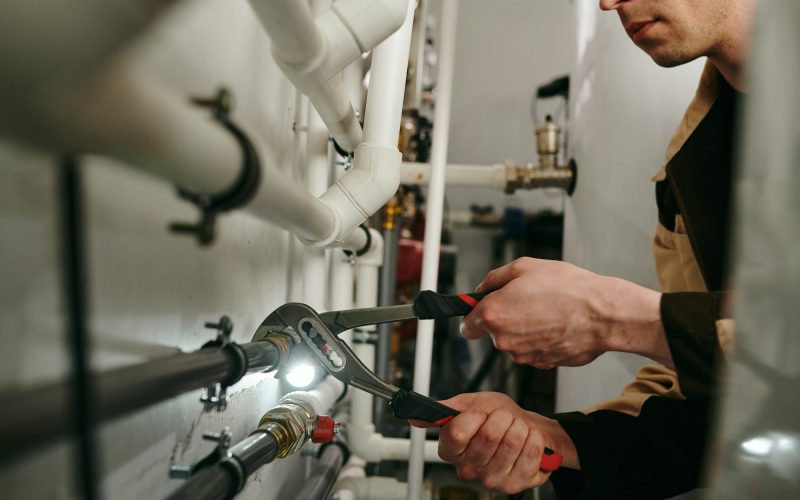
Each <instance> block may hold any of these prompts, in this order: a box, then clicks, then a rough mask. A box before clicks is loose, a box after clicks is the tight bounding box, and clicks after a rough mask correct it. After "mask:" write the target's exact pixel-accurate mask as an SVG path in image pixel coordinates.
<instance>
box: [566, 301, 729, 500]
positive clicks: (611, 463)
mask: <svg viewBox="0 0 800 500" xmlns="http://www.w3.org/2000/svg"><path fill="white" fill-rule="evenodd" d="M723 300H724V296H723V294H720V293H667V294H664V295H663V298H662V300H661V317H662V322H663V324H664V329H665V332H666V335H667V340H668V342H669V346H670V351H671V353H672V358H673V361H674V362H675V367H676V371H677V373H678V380H679V382H680V385H681V390H682V392H683V394H684V396H686V399H677V398H666V397H659V396H652V397H650V398H648V399H647V400H646V401H645V403H644V405H643V406H642V407H641V411H640V413H639V415H638V416H632V415H629V414H626V413H621V412H618V411H613V410H598V411H594V412H591V413H589V414H586V415H584V414H583V413H579V412H574V413H562V414H558V415H554V416H553V418H555V419H556V420H558V421H559V422H560V423H561V426H562V427H563V428H564V430H565V431H566V432H567V434H569V436H570V437H571V438H572V441H573V442H574V444H575V447H576V449H577V451H578V457H579V459H580V463H581V470H580V471H576V470H570V469H561V470H559V471H556V472H555V473H553V475H552V476H551V479H552V482H553V486H554V487H555V490H556V493H557V495H558V497H559V499H560V500H564V499H572V498H581V499H583V498H586V499H603V498H637V499H639V498H641V499H646V498H668V497H671V496H675V495H677V494H680V493H682V492H685V491H688V490H691V489H694V488H697V487H700V486H701V480H702V473H703V464H704V459H705V455H706V449H707V445H708V437H709V425H710V423H711V416H712V415H711V411H712V405H713V400H714V394H715V393H716V388H717V384H718V374H717V372H718V368H719V367H718V366H717V363H719V362H720V360H721V359H723V358H722V354H721V352H720V347H719V343H718V341H717V330H716V320H717V319H719V318H720V310H721V308H720V304H721V301H723Z"/></svg>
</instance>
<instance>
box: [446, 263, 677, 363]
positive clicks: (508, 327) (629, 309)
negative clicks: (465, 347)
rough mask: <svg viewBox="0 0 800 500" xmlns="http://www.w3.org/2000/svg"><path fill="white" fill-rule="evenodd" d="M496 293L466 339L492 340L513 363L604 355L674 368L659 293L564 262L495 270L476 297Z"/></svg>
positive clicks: (473, 319)
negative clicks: (646, 359) (634, 356)
mask: <svg viewBox="0 0 800 500" xmlns="http://www.w3.org/2000/svg"><path fill="white" fill-rule="evenodd" d="M485 290H495V291H494V292H492V293H491V294H489V295H488V296H486V297H485V298H484V299H483V300H481V301H480V302H479V303H478V305H477V306H475V308H474V309H473V310H472V312H471V313H470V314H469V315H467V316H466V317H465V318H464V320H463V322H462V323H461V334H462V335H463V336H464V337H465V338H467V339H477V338H479V337H482V336H483V335H489V336H490V337H491V338H492V341H493V342H494V345H495V347H496V348H497V349H499V350H501V351H505V352H508V353H510V354H511V357H512V359H513V360H514V362H515V363H520V364H528V365H532V366H535V367H537V368H543V369H546V368H553V367H555V366H580V365H585V364H587V363H589V362H591V361H592V360H594V359H595V358H596V357H597V356H599V355H601V354H603V353H604V352H606V351H621V352H633V353H636V354H641V355H643V356H647V357H649V358H651V359H653V360H654V361H657V362H659V363H662V364H665V365H667V366H672V356H671V354H670V351H669V345H668V344H667V340H666V336H665V335H664V330H663V326H662V324H661V312H660V303H661V294H660V293H659V292H656V291H653V290H650V289H648V288H644V287H642V286H639V285H636V284H634V283H631V282H628V281H624V280H621V279H617V278H611V277H608V276H601V275H598V274H594V273H592V272H589V271H586V270H584V269H581V268H579V267H576V266H574V265H572V264H568V263H566V262H561V261H554V260H540V259H532V258H527V257H526V258H522V259H517V260H515V261H514V262H512V263H510V264H507V265H505V266H503V267H500V268H498V269H495V270H493V271H490V272H489V274H487V275H486V278H485V279H484V280H483V282H482V283H481V284H480V285H478V287H477V288H476V291H478V292H481V291H485Z"/></svg>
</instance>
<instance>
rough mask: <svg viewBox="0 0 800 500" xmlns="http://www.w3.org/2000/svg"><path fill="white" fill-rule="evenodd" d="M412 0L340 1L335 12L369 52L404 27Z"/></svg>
mask: <svg viewBox="0 0 800 500" xmlns="http://www.w3.org/2000/svg"><path fill="white" fill-rule="evenodd" d="M408 1H409V0H338V1H337V2H335V3H334V4H333V7H332V9H331V10H332V11H334V12H335V13H336V15H337V16H338V17H339V19H341V22H342V23H343V24H345V25H346V26H347V28H348V30H349V31H350V33H351V34H352V37H353V38H354V39H355V41H356V42H357V43H358V45H359V47H360V49H361V52H366V51H368V50H370V49H372V48H374V47H375V46H377V45H378V44H379V43H381V42H382V41H383V40H385V39H386V37H388V36H389V35H391V34H392V33H394V32H395V31H397V29H398V28H400V26H402V24H403V21H404V20H405V18H406V11H407V9H408Z"/></svg>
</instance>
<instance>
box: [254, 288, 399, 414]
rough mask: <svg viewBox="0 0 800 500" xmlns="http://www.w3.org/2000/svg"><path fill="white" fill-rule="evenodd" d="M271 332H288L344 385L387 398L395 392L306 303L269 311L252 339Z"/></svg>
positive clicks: (391, 386) (292, 304)
mask: <svg viewBox="0 0 800 500" xmlns="http://www.w3.org/2000/svg"><path fill="white" fill-rule="evenodd" d="M273 332H281V333H284V334H288V335H291V336H292V338H293V339H295V340H296V344H297V345H296V346H295V347H296V348H302V349H305V350H306V351H307V352H308V353H309V354H311V355H312V356H313V357H315V358H316V359H317V360H318V361H319V362H320V364H321V365H322V366H323V367H324V368H325V370H326V371H327V372H328V373H330V374H331V375H333V376H334V377H336V378H337V379H339V380H341V381H342V382H344V383H345V384H349V385H352V386H353V387H357V388H359V389H362V390H364V391H367V392H369V393H370V394H373V395H375V396H378V397H380V398H383V399H388V400H390V399H392V397H393V396H394V395H395V394H396V393H397V391H399V389H398V388H397V387H395V386H394V385H392V384H389V383H387V382H384V381H383V380H381V379H380V378H378V376H377V375H375V374H374V373H373V372H372V371H371V370H369V369H368V368H367V367H366V366H364V363H362V362H361V360H360V359H358V357H356V355H355V353H353V351H352V350H351V349H350V347H349V346H348V345H347V344H346V343H345V342H343V341H342V340H340V339H339V338H338V337H337V336H336V335H335V334H334V333H333V332H331V331H330V329H329V328H328V326H327V325H326V324H325V322H324V321H323V320H322V319H321V318H320V317H319V315H318V314H317V312H316V311H314V309H313V308H312V307H310V306H308V305H306V304H300V303H289V304H285V305H282V306H281V307H279V308H278V309H276V310H275V311H273V312H272V314H270V315H269V316H267V318H266V319H265V320H264V321H263V322H262V323H261V326H259V327H258V329H257V330H256V334H255V336H254V337H253V340H254V341H255V340H263V339H264V337H266V336H267V335H269V334H270V333H273Z"/></svg>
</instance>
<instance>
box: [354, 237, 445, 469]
mask: <svg viewBox="0 0 800 500" xmlns="http://www.w3.org/2000/svg"><path fill="white" fill-rule="evenodd" d="M370 233H371V235H372V246H371V247H370V250H369V251H368V252H367V253H366V254H364V255H362V256H361V257H359V258H358V259H357V260H356V266H355V270H356V271H355V274H356V302H355V307H357V308H365V307H375V306H376V305H377V303H378V279H379V276H380V266H381V265H382V264H383V236H382V235H381V234H380V232H378V231H376V230H374V229H370ZM361 328H362V329H363V330H365V331H370V330H375V325H370V326H365V327H361ZM353 351H354V352H355V354H356V356H358V358H359V359H360V360H361V361H362V362H363V363H364V365H365V366H366V367H367V368H368V369H370V370H374V368H375V345H374V344H371V343H356V344H354V345H353ZM350 403H351V411H350V424H349V425H348V443H349V446H350V449H351V450H352V452H353V453H354V454H355V455H357V456H359V457H361V458H363V459H365V460H367V461H369V462H380V461H381V460H406V459H407V458H408V454H409V448H410V442H409V440H408V439H400V438H387V437H384V436H383V435H382V434H379V433H377V432H375V426H374V425H373V422H372V409H373V396H372V395H371V394H369V393H367V392H365V391H361V390H358V389H356V390H354V391H353V393H352V394H351V396H350ZM424 458H425V460H427V461H434V462H441V459H440V458H439V456H438V443H437V442H436V441H429V442H426V443H425V444H424Z"/></svg>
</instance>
